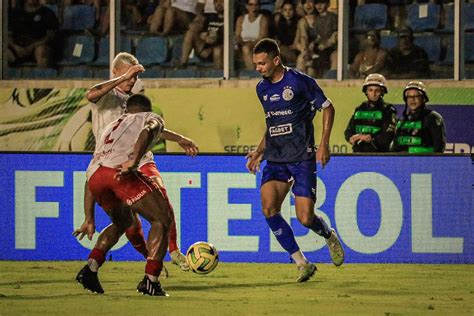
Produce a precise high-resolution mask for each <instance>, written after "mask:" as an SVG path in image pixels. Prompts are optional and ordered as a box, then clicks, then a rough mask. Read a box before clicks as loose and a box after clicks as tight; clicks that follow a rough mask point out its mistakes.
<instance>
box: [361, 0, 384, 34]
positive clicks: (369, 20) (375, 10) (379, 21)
mask: <svg viewBox="0 0 474 316" xmlns="http://www.w3.org/2000/svg"><path fill="white" fill-rule="evenodd" d="M386 25H387V6H386V5H385V4H382V3H371V4H363V5H358V6H356V8H355V13H354V27H353V30H354V31H356V32H367V31H369V30H381V29H384V28H385V27H386Z"/></svg>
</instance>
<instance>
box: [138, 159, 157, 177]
mask: <svg viewBox="0 0 474 316" xmlns="http://www.w3.org/2000/svg"><path fill="white" fill-rule="evenodd" d="M140 171H141V172H142V173H143V174H144V175H146V176H147V177H150V178H151V177H160V178H161V175H160V172H159V171H158V168H156V165H155V163H154V162H149V163H147V164H144V165H143V166H141V167H140Z"/></svg>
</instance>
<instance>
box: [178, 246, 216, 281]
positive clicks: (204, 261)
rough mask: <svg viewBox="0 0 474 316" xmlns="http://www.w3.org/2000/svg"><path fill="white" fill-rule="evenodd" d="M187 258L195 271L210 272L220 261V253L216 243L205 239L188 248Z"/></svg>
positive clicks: (198, 272)
mask: <svg viewBox="0 0 474 316" xmlns="http://www.w3.org/2000/svg"><path fill="white" fill-rule="evenodd" d="M186 259H187V260H188V264H189V267H190V268H191V270H192V271H193V272H194V273H197V274H208V273H209V272H211V271H212V270H214V269H215V268H216V266H217V264H218V263H219V254H218V253H217V249H216V247H214V245H212V244H210V243H208V242H205V241H198V242H196V243H194V244H192V245H191V246H190V247H189V248H188V251H187V252H186Z"/></svg>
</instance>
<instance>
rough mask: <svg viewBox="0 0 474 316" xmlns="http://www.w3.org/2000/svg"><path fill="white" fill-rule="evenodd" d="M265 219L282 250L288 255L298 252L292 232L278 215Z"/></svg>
mask: <svg viewBox="0 0 474 316" xmlns="http://www.w3.org/2000/svg"><path fill="white" fill-rule="evenodd" d="M265 219H266V221H267V224H268V226H269V227H270V229H271V230H272V232H273V235H275V237H276V239H277V240H278V242H279V243H280V245H281V246H282V247H283V249H285V250H286V251H287V252H288V253H289V254H290V255H291V254H293V253H295V252H297V251H298V250H300V247H298V244H297V243H296V240H295V234H294V233H293V230H292V229H291V227H290V225H288V223H287V222H286V221H285V219H284V218H283V217H282V216H281V214H280V213H277V214H275V215H273V216H270V217H268V218H265Z"/></svg>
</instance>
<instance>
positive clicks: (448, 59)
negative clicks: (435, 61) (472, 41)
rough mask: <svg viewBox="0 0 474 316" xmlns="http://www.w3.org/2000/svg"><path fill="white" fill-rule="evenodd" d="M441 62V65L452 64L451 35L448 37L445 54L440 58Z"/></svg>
mask: <svg viewBox="0 0 474 316" xmlns="http://www.w3.org/2000/svg"><path fill="white" fill-rule="evenodd" d="M441 64H443V65H452V64H454V39H453V37H450V38H449V41H448V45H447V46H446V56H445V57H444V59H443V60H442V62H441Z"/></svg>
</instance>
